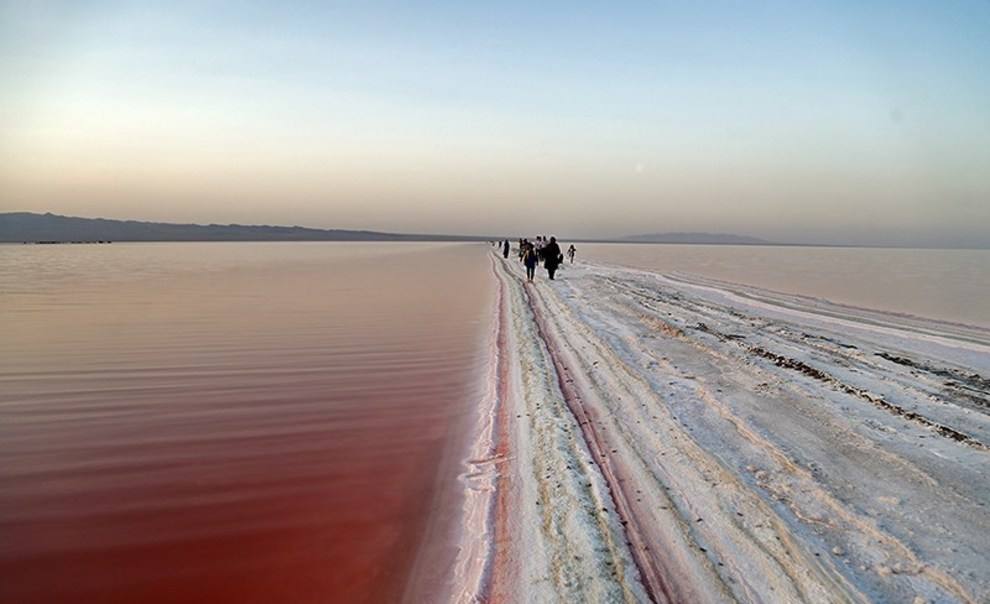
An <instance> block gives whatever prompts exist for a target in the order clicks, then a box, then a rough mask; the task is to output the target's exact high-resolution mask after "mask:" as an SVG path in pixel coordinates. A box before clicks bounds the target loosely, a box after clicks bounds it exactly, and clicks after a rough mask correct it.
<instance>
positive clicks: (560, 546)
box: [460, 259, 990, 602]
mask: <svg viewBox="0 0 990 604" xmlns="http://www.w3.org/2000/svg"><path fill="white" fill-rule="evenodd" d="M496 266H497V268H496V273H497V276H498V277H499V279H500V280H501V282H502V287H503V289H502V295H503V296H504V301H505V302H506V312H507V313H508V314H509V316H510V318H511V320H510V321H509V322H508V325H509V329H508V330H507V331H508V333H507V334H506V336H507V337H506V339H505V341H504V348H500V351H501V352H502V353H503V354H505V355H506V357H505V360H506V362H508V363H509V372H508V373H509V376H510V378H509V380H508V381H509V383H508V385H507V386H508V387H507V388H506V389H505V390H504V396H503V399H502V400H501V401H499V404H502V405H505V411H506V412H507V413H508V414H509V418H510V424H509V425H510V427H511V428H510V430H509V434H506V435H502V434H499V435H497V436H498V438H507V439H508V443H507V444H508V450H509V452H510V453H509V455H508V458H507V460H506V463H504V464H501V465H499V466H498V470H497V471H498V472H503V473H507V474H501V476H502V477H503V478H508V480H504V481H503V482H498V481H492V482H488V483H486V484H487V485H493V484H499V485H507V486H504V487H503V488H506V489H508V490H509V491H510V492H509V493H508V495H509V501H510V506H509V508H508V509H509V510H510V513H509V514H508V517H507V518H502V517H499V516H497V515H490V516H489V518H490V520H491V523H492V525H495V524H498V523H502V525H501V526H502V530H503V531H504V533H505V534H506V535H508V537H509V538H508V539H507V540H504V541H500V542H493V541H489V542H488V543H489V545H493V547H489V548H488V552H489V556H490V557H491V556H501V557H502V559H503V561H504V564H503V565H502V566H501V567H499V568H496V569H495V570H494V572H493V574H492V576H491V584H490V585H488V586H487V587H486V588H483V589H481V590H479V591H476V592H474V593H473V594H470V595H468V594H467V593H466V592H462V597H461V598H460V599H462V600H464V599H472V598H477V599H484V598H486V597H488V596H491V595H492V594H495V595H497V596H500V598H499V599H500V600H501V599H505V600H510V601H533V602H536V601H539V602H546V601H561V602H564V601H577V600H583V601H649V600H650V599H654V600H658V601H677V600H685V599H692V600H704V601H733V600H736V601H746V602H757V601H796V602H797V601H812V602H831V601H835V602H845V601H912V600H917V601H921V600H924V601H958V602H982V601H988V600H990V566H988V565H987V564H986V560H988V559H990V515H988V510H987V507H988V504H990V480H988V479H990V464H988V459H990V457H988V455H990V452H988V451H987V449H986V445H987V444H990V418H988V408H990V402H988V401H990V392H988V389H990V382H988V381H987V368H988V367H990V335H988V333H987V331H986V330H982V329H980V328H975V327H968V326H961V325H953V324H943V323H937V322H931V321H924V320H922V319H918V318H912V317H903V316H895V315H886V314H884V313H879V312H875V311H865V310H862V309H850V308H848V307H842V306H837V305H830V304H828V303H827V302H825V301H820V300H809V299H807V298H800V297H797V296H784V295H781V294H776V293H773V292H762V291H760V290H756V289H754V288H747V287H742V286H733V285H730V284H725V283H721V282H714V281H712V280H702V279H700V278H688V277H684V276H676V277H672V276H660V275H656V274H653V273H648V272H644V271H637V270H628V269H622V268H616V267H604V266H581V265H575V266H572V265H567V266H566V267H565V269H564V270H563V275H562V278H561V279H560V280H558V281H556V282H552V283H551V282H548V281H546V280H542V279H541V280H538V281H537V283H536V285H535V286H524V285H523V282H522V267H521V266H519V265H518V264H517V263H515V262H505V261H503V260H501V259H497V260H496ZM537 319H539V323H537ZM558 369H559V370H560V371H561V372H562V373H563V376H560V375H558ZM565 395H566V396H565ZM576 414H577V415H576ZM580 417H584V418H586V420H581V419H579V418H580ZM581 421H587V422H588V423H587V424H585V425H583V426H582V425H581V423H580V422H581ZM582 428H583V429H582ZM957 434H962V435H964V436H965V438H966V440H957V439H956V437H955V436H954V435H957ZM596 456H602V458H601V459H600V460H599V461H600V462H601V463H596V461H595V460H596ZM486 531H487V534H488V535H489V539H490V535H491V532H492V526H491V525H490V526H487V527H486ZM465 551H468V550H465ZM486 589H487V590H488V591H486Z"/></svg>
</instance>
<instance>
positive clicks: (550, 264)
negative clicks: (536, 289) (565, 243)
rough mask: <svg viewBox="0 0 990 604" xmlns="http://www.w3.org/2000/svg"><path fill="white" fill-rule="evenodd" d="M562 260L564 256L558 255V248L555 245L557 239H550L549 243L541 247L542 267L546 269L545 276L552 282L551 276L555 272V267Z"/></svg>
mask: <svg viewBox="0 0 990 604" xmlns="http://www.w3.org/2000/svg"><path fill="white" fill-rule="evenodd" d="M563 260H564V255H563V254H561V253H560V246H559V245H557V238H556V237H551V238H550V242H549V243H547V244H546V245H545V246H543V266H544V267H546V269H547V275H549V276H550V280H551V281H552V280H553V274H554V273H556V272H557V267H558V266H560V263H561V262H562V261H563Z"/></svg>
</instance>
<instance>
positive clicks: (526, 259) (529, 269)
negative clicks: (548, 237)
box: [523, 245, 537, 281]
mask: <svg viewBox="0 0 990 604" xmlns="http://www.w3.org/2000/svg"><path fill="white" fill-rule="evenodd" d="M523 254H524V255H523V263H524V264H525V265H526V280H527V281H532V280H533V276H534V275H535V274H536V264H537V259H536V249H535V248H533V246H532V245H529V246H526V248H525V250H524V251H523Z"/></svg>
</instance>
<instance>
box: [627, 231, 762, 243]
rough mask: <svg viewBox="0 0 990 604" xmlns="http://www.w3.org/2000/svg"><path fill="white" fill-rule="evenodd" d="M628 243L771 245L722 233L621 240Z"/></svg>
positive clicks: (653, 234)
mask: <svg viewBox="0 0 990 604" xmlns="http://www.w3.org/2000/svg"><path fill="white" fill-rule="evenodd" d="M622 241H628V242H630V243H707V244H719V245H773V244H772V243H771V242H770V241H767V240H765V239H759V238H757V237H747V236H745V235H727V234H724V233H651V234H648V235H630V236H629V237H624V238H622Z"/></svg>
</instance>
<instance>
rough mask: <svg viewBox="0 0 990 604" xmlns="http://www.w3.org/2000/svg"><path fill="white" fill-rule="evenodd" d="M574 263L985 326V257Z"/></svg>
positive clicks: (809, 252) (625, 248)
mask: <svg viewBox="0 0 990 604" xmlns="http://www.w3.org/2000/svg"><path fill="white" fill-rule="evenodd" d="M579 247H580V250H579V252H578V259H579V260H580V259H582V258H586V259H589V260H597V261H600V262H608V263H613V264H621V265H625V266H632V267H635V268H643V269H647V270H655V271H659V272H675V271H677V272H684V273H694V274H698V275H704V276H706V277H713V278H715V279H722V280H725V281H732V282H735V283H744V284H746V285H755V286H757V287H761V288H764V289H772V290H776V291H780V292H786V293H792V294H801V295H804V296H811V297H816V298H825V299H827V300H831V301H833V302H839V303H842V304H849V305H853V306H860V307H864V308H873V309H877V310H888V311H893V312H899V313H906V314H910V315H916V316H921V317H927V318H932V319H941V320H944V321H956V322H962V323H968V324H971V325H979V326H984V327H990V304H987V303H986V302H985V301H986V300H990V250H911V249H878V248H815V247H782V246H735V245H640V244H637V245H630V244H607V243H600V244H590V243H586V244H583V245H581V246H579Z"/></svg>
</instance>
